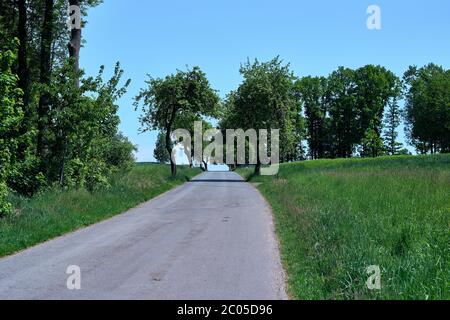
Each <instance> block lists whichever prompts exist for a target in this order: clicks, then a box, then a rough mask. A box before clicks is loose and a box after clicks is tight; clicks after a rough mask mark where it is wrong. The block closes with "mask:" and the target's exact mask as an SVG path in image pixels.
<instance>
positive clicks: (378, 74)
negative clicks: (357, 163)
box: [355, 65, 401, 157]
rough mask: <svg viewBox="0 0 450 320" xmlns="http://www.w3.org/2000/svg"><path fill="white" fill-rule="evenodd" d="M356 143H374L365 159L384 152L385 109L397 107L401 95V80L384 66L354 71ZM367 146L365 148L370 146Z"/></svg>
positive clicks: (365, 67) (364, 152)
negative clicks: (357, 140) (360, 141)
mask: <svg viewBox="0 0 450 320" xmlns="http://www.w3.org/2000/svg"><path fill="white" fill-rule="evenodd" d="M355 85H356V89H355V93H356V101H355V102H356V106H355V108H356V119H357V123H356V124H357V128H355V129H356V134H357V139H361V138H362V139H363V140H365V142H367V139H369V141H371V143H370V144H369V145H370V150H367V151H363V155H366V154H368V155H370V156H372V157H377V156H378V155H380V154H382V152H383V144H382V143H381V134H382V127H383V115H384V111H385V108H386V106H388V105H389V104H390V103H396V101H397V99H398V98H399V96H400V93H401V82H400V79H399V78H398V77H397V76H395V75H394V74H393V73H392V72H391V71H389V70H387V69H386V68H384V67H381V66H374V65H366V66H364V67H362V68H359V69H357V70H356V71H355ZM367 145H368V144H367V143H364V144H363V149H364V146H367Z"/></svg>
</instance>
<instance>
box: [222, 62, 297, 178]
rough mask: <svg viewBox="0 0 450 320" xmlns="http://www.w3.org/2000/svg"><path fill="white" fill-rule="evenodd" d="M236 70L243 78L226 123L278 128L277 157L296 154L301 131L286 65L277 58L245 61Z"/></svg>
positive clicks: (258, 172) (236, 126) (256, 172)
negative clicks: (278, 147)
mask: <svg viewBox="0 0 450 320" xmlns="http://www.w3.org/2000/svg"><path fill="white" fill-rule="evenodd" d="M240 72H241V74H242V76H243V77H244V81H243V83H242V84H241V85H240V86H239V88H238V89H237V91H236V92H235V93H234V94H233V101H232V102H233V105H234V106H233V109H232V112H233V113H234V114H233V116H232V117H231V118H229V119H228V120H227V122H228V123H227V124H228V125H233V126H234V128H240V129H243V130H244V131H246V130H248V129H254V130H256V131H258V130H261V129H265V130H268V132H270V130H271V129H279V130H280V141H281V145H280V157H281V158H282V159H288V158H289V157H290V156H291V155H293V154H295V153H296V151H297V147H298V142H299V140H300V136H301V135H302V133H303V122H302V119H301V105H300V102H299V99H298V97H297V96H296V95H295V90H294V83H295V80H296V78H295V76H294V75H293V73H292V71H291V70H290V66H289V64H283V61H282V60H281V59H280V58H279V57H276V58H274V59H272V60H271V61H269V62H259V61H258V60H255V61H254V62H253V63H250V61H248V62H247V63H246V64H244V65H243V66H241V70H240ZM230 121H232V122H230ZM259 143H260V141H259V138H258V141H257V144H258V145H259ZM260 170H261V159H260V157H259V152H257V164H256V166H255V174H257V175H259V174H260Z"/></svg>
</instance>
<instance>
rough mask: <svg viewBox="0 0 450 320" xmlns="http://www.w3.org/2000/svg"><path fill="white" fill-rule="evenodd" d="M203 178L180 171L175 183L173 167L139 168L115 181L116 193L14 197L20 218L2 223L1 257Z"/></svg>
mask: <svg viewBox="0 0 450 320" xmlns="http://www.w3.org/2000/svg"><path fill="white" fill-rule="evenodd" d="M198 173H200V170H199V169H189V168H185V167H180V168H179V170H178V176H177V178H171V177H170V168H169V167H168V166H165V165H157V164H137V165H136V166H135V167H134V168H133V169H132V170H131V171H130V172H128V173H122V174H118V175H117V176H115V177H114V178H113V181H112V186H111V187H110V188H108V189H105V190H101V191H96V192H93V193H90V192H88V191H86V190H83V189H80V190H70V191H61V190H48V191H45V192H43V193H41V194H40V195H37V196H35V197H33V198H31V199H28V198H23V197H19V196H15V195H11V199H10V200H11V202H12V203H13V204H14V207H15V215H13V216H11V217H8V218H5V219H0V257H1V256H5V255H9V254H12V253H14V252H17V251H19V250H22V249H24V248H27V247H30V246H33V245H35V244H38V243H40V242H43V241H46V240H48V239H51V238H54V237H57V236H60V235H62V234H64V233H67V232H70V231H73V230H76V229H79V228H82V227H85V226H89V225H91V224H93V223H96V222H99V221H101V220H104V219H107V218H110V217H112V216H114V215H116V214H119V213H121V212H123V211H126V210H127V209H130V208H132V207H134V206H136V205H138V204H139V203H142V202H145V201H147V200H149V199H151V198H153V197H155V196H157V195H159V194H161V193H163V192H165V191H167V190H169V189H171V188H173V187H174V186H176V185H179V184H181V183H183V182H185V181H187V180H189V179H190V178H192V177H193V176H194V175H196V174H198Z"/></svg>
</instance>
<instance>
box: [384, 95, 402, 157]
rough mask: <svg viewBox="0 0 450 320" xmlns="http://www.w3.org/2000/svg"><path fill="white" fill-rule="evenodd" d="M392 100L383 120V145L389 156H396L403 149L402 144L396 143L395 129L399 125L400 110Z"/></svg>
mask: <svg viewBox="0 0 450 320" xmlns="http://www.w3.org/2000/svg"><path fill="white" fill-rule="evenodd" d="M397 101H398V100H397V99H396V98H394V99H392V100H391V101H390V102H389V105H388V109H387V112H386V115H385V119H384V125H385V131H384V145H385V148H386V150H387V152H388V153H389V155H391V156H394V155H398V154H399V153H400V151H401V150H402V149H403V144H402V143H400V142H398V141H397V139H398V132H397V128H398V127H399V126H400V123H401V110H400V107H399V105H398V103H397Z"/></svg>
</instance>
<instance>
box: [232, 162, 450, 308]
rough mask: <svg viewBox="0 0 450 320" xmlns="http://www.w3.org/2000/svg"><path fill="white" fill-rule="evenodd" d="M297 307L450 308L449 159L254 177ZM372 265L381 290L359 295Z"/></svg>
mask: <svg viewBox="0 0 450 320" xmlns="http://www.w3.org/2000/svg"><path fill="white" fill-rule="evenodd" d="M238 172H239V173H240V174H242V175H243V176H244V177H247V178H248V179H249V180H250V181H252V182H260V183H261V184H259V185H258V189H259V190H260V191H261V192H262V193H263V194H264V196H265V197H266V198H267V200H268V201H269V202H270V204H271V205H272V207H273V209H274V216H275V224H276V230H277V234H278V237H279V240H280V246H281V254H282V260H283V264H284V267H285V269H286V272H287V276H288V288H289V292H290V295H291V297H292V298H295V299H449V298H450V294H449V290H450V263H449V262H450V261H449V259H450V258H449V246H450V233H449V230H450V229H449V223H450V155H435V156H417V157H393V158H378V159H349V160H320V161H310V162H302V163H292V164H285V165H282V166H281V168H280V172H279V174H278V175H277V176H275V177H252V176H251V169H250V168H247V169H241V170H239V171H238ZM370 265H378V266H380V268H381V271H382V277H381V282H382V289H381V290H380V291H371V290H368V289H367V286H366V281H367V278H368V275H367V274H366V268H367V267H368V266H370Z"/></svg>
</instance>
